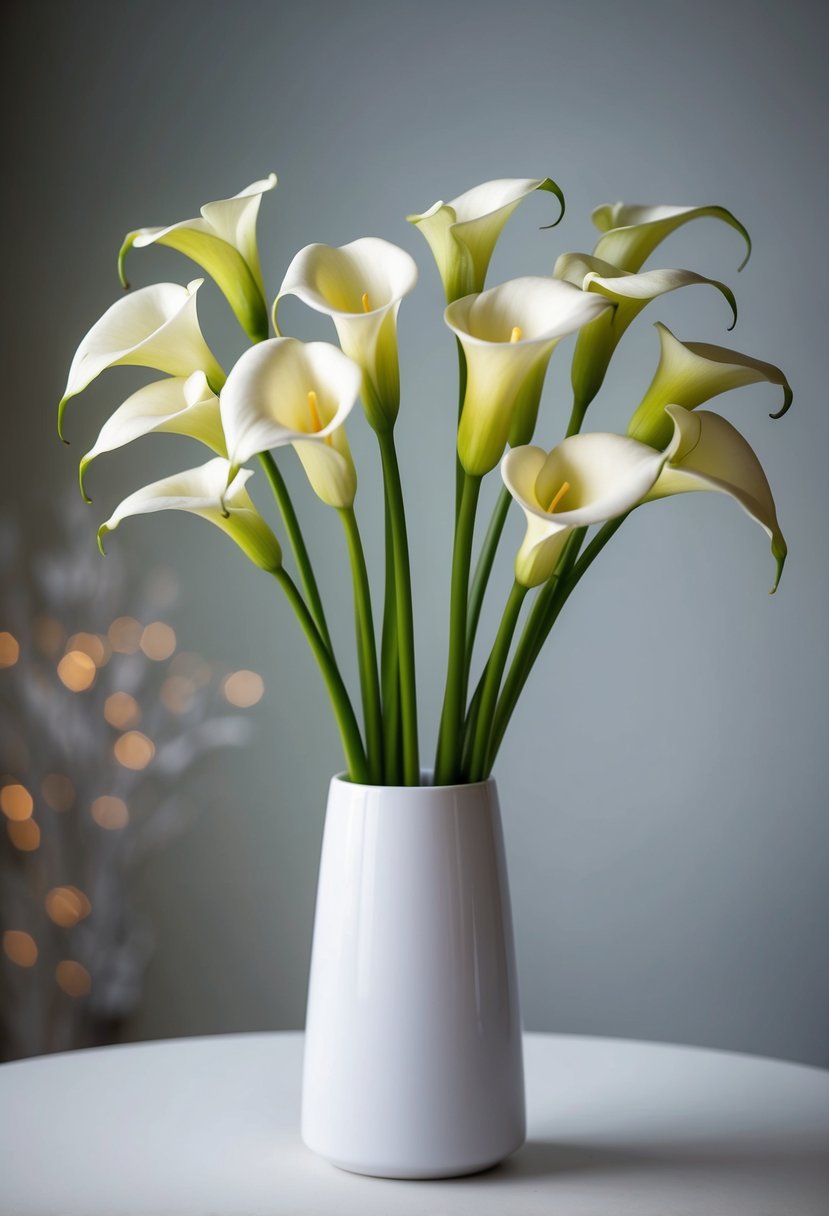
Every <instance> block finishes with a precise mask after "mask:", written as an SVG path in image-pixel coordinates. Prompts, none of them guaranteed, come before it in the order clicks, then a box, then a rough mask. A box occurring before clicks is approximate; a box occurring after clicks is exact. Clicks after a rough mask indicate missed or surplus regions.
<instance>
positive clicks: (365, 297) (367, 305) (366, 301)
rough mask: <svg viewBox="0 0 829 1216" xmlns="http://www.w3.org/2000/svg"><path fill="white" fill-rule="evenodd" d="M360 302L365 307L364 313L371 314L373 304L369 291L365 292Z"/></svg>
mask: <svg viewBox="0 0 829 1216" xmlns="http://www.w3.org/2000/svg"><path fill="white" fill-rule="evenodd" d="M360 301H361V303H362V305H363V312H371V303H370V301H369V298H368V292H367V291H364V292H363V294H362V296H361V297H360Z"/></svg>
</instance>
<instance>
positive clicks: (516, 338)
mask: <svg viewBox="0 0 829 1216" xmlns="http://www.w3.org/2000/svg"><path fill="white" fill-rule="evenodd" d="M523 337H524V331H523V330H522V328H521V326H520V325H513V327H512V333H511V334H510V336H509V340H510V342H520V341H521V339H522V338H523Z"/></svg>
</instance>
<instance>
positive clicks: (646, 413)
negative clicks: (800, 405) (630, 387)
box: [627, 322, 792, 448]
mask: <svg viewBox="0 0 829 1216" xmlns="http://www.w3.org/2000/svg"><path fill="white" fill-rule="evenodd" d="M655 328H656V330H657V331H658V333H659V344H660V354H659V363H658V365H657V368H656V372H655V373H654V377H653V380H652V381H651V383H650V385H649V386H648V389H647V392H646V393H645V396H644V397H643V398H642V401H641V402H640V403H639V405H638V406H637V408H636V411H635V412H634V414H633V417H632V418H631V420H630V423H629V425H628V429H627V433H628V435H630V436H631V437H632V438H634V439H638V440H640V441H641V442H642V443H649V444H651V445H652V446H653V447H660V448H661V447H664V446H665V445H666V444H667V443H669V442H670V439H671V435H672V434H673V427H672V424H671V420H670V418H669V417H668V415H667V414H666V413H665V406H666V405H681V406H682V407H683V408H684V409H686V410H692V409H695V408H696V406H698V405H702V404H703V403H704V402H706V401H710V399H711V398H712V397H716V396H718V395H719V394H720V393H725V392H728V390H729V389H732V388H739V387H741V386H742V385H744V384H758V383H761V382H763V381H767V382H768V383H769V384H776V385H779V386H780V387H781V388H782V389H783V405H782V407H781V409H779V410H778V411H777V413H774V414H772V415H771V417H772V418H781V417H782V416H783V414H785V412H786V410H787V409H788V408H789V406H790V405H791V403H792V390H791V387H790V385H789V382H788V380H787V379H786V377H785V375H784V374H783V372H782V371H781V370H780V368H779V367H775V366H774V364H772V363H764V362H763V361H762V360H761V359H754V358H752V357H751V355H743V354H741V353H740V352H739V351H736V350H728V349H726V348H725V347H723V346H711V345H710V344H709V343H707V342H681V341H680V340H679V339H678V338H676V337H674V335H673V334H672V333H671V331H670V330H669V329H668V328H667V326H665V325H662V324H661V322H657V323H656V326H655Z"/></svg>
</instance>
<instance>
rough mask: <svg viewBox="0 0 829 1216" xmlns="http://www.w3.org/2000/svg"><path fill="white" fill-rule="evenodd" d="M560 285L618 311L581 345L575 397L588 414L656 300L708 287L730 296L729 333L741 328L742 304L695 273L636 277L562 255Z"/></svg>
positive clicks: (596, 324)
mask: <svg viewBox="0 0 829 1216" xmlns="http://www.w3.org/2000/svg"><path fill="white" fill-rule="evenodd" d="M553 275H554V277H555V278H557V279H563V280H564V281H565V282H566V283H573V284H574V286H576V287H581V288H582V290H583V291H594V292H597V293H598V294H599V295H603V296H605V297H606V299H608V300H612V301H613V303H614V304H615V305H616V308H615V309H614V310H613V311H612V312H606V313H604V314H603V315H602V316H601V317H598V318H597V319H596V320H595V321H592V322H591V323H590V325H587V326H585V328H584V329H583V330H582V331H581V333H580V334H579V336H578V339H577V340H576V349H575V352H574V354H573V366H572V372H571V378H572V384H573V396H574V399H575V401H576V404H577V406H578V407H579V411H580V413H582V414H583V412H584V410H585V409H586V408H587V406H588V405H589V403H590V402H591V401H592V400H593V398H594V397H595V396H596V393H597V392H598V391H599V389H600V388H601V386H602V381H603V380H604V377H605V372H606V371H607V367H608V364H609V363H610V360H611V357H612V355H613V352H614V351H615V349H616V347H617V345H618V344H619V342H620V340H621V338H622V335H623V334H624V332H625V330H626V329H627V328H628V326H629V325H630V323H631V322H632V321H633V320H634V319H635V318H636V317H637V316H638V315H639V313H640V312H641V311H642V309H643V308H645V307H647V305H648V304H649V303H650V302H651V300H655V299H656V298H657V296H662V295H665V294H666V293H667V292H669V291H676V290H677V289H678V288H680V287H689V286H692V285H693V284H704V285H706V286H708V287H715V288H716V289H717V291H719V292H721V293H722V295H724V296H725V298H726V300H727V301H728V304H729V306H730V308H731V312H732V322H731V325H730V326H729V329H733V328H734V326H735V325H736V324H737V301H736V300H735V298H734V293H733V292H732V291H731V289H730V288H729V287H727V286H726V285H725V283H720V282H719V281H718V280H717V279H708V278H706V277H705V276H704V275H701V274H695V273H694V271H693V270H646V271H641V272H640V273H638V274H633V273H631V272H630V271H627V270H620V269H619V268H618V266H613V265H611V263H610V262H603V261H602V259H601V258H597V257H594V256H592V255H590V254H586V253H563V254H562V255H561V257H560V258H559V259H558V261H557V262H556V265H555V269H554V270H553Z"/></svg>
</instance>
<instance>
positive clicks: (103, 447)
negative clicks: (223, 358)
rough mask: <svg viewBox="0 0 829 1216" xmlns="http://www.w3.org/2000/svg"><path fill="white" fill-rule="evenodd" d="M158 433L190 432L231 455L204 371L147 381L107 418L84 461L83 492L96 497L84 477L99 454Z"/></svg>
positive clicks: (223, 453)
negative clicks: (89, 489)
mask: <svg viewBox="0 0 829 1216" xmlns="http://www.w3.org/2000/svg"><path fill="white" fill-rule="evenodd" d="M156 432H166V433H167V434H170V435H188V436H190V437H191V438H192V439H198V440H199V441H200V442H201V443H204V444H206V446H207V447H209V448H211V449H212V450H213V451H214V452H216V453H217V455H219V456H226V455H227V447H226V444H225V438H224V434H223V432H222V423H221V419H220V417H219V398H218V397H217V396H216V394H215V393H214V392H213V390H212V389H211V388H210V386H209V384H208V383H207V377H206V376H205V374H204V372H193V374H192V376H188V377H186V378H185V377H184V376H170V377H168V378H167V379H166V380H155V381H153V383H152V384H145V385H144V387H143V388H140V389H139V390H138V392H137V393H133V394H132V396H131V397H128V398H127V400H126V401H125V402H124V403H123V404H122V405H120V406H119V407H118V409H117V410H116V411H115V413H114V414H112V415H111V416H110V417H109V418H108V419H107V420H106V422H105V423H104V425H103V426H102V427H101V430H100V432H99V434H98V438H97V439H96V440H95V443H94V445H93V447H91V448H90V449H89V451H88V452H87V453H86V455H85V456H84V457H83V459H82V460H81V463H80V469H79V475H80V483H81V493H82V494H83V496H84V498H85V499H86V501H87V502H91V501H92V500H91V499H90V498H89V497H87V494H86V491H85V489H84V478H85V476H86V471H87V469H88V468H89V466H90V464H91V463H92V461H93V460H94V459H95V458H96V457H97V456H100V455H101V453H102V452H113V451H115V450H116V448H121V447H124V445H125V444H127V443H132V441H133V440H134V439H140V438H141V436H142V435H150V434H153V433H156Z"/></svg>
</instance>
